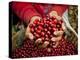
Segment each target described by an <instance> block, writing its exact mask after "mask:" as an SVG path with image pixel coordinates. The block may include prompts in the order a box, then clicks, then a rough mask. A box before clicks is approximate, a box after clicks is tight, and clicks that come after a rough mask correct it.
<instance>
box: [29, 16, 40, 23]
mask: <svg viewBox="0 0 80 60" xmlns="http://www.w3.org/2000/svg"><path fill="white" fill-rule="evenodd" d="M36 19H38V20H39V21H40V20H41V17H40V16H33V17H32V18H31V21H30V23H29V24H32V23H33V22H34V21H35V20H36Z"/></svg>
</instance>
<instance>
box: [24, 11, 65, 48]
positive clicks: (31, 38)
mask: <svg viewBox="0 0 80 60" xmlns="http://www.w3.org/2000/svg"><path fill="white" fill-rule="evenodd" d="M49 16H50V17H53V16H55V17H56V19H57V20H61V19H62V18H61V17H60V16H58V14H57V12H56V11H51V12H50V13H49ZM36 19H39V20H41V17H39V16H33V17H32V18H31V21H30V23H29V24H28V26H27V28H26V33H25V35H26V37H27V38H29V39H30V40H33V39H34V36H33V34H32V33H31V32H30V28H29V25H30V24H32V23H33V22H34V20H36ZM62 28H63V31H55V32H54V35H56V36H57V37H54V36H53V37H52V38H51V41H53V42H56V44H55V45H54V46H53V47H54V48H55V47H57V46H58V44H59V41H60V40H61V38H62V35H63V33H64V30H65V26H64V24H62ZM41 41H42V40H41V39H37V40H36V41H35V43H40V42H41ZM48 44H49V42H47V41H45V42H44V44H43V45H42V47H47V46H48Z"/></svg>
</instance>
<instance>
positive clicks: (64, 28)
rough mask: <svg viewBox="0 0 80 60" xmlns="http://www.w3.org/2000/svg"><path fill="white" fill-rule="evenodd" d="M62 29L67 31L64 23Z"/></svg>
mask: <svg viewBox="0 0 80 60" xmlns="http://www.w3.org/2000/svg"><path fill="white" fill-rule="evenodd" d="M62 29H63V30H64V31H65V30H66V27H65V25H64V23H63V24H62Z"/></svg>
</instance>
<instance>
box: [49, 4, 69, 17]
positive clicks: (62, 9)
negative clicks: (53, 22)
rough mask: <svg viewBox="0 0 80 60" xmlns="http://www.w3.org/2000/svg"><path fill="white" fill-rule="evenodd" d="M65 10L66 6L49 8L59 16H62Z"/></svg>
mask: <svg viewBox="0 0 80 60" xmlns="http://www.w3.org/2000/svg"><path fill="white" fill-rule="evenodd" d="M66 9H68V6H67V5H54V6H52V7H51V11H56V12H57V13H58V15H59V16H62V15H63V13H64V12H65V11H66ZM51 11H50V12H51Z"/></svg>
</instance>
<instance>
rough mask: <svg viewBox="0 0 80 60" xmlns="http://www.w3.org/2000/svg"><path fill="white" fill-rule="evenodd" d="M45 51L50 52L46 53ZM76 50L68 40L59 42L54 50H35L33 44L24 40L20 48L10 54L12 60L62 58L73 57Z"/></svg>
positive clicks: (48, 48) (49, 48)
mask: <svg viewBox="0 0 80 60" xmlns="http://www.w3.org/2000/svg"><path fill="white" fill-rule="evenodd" d="M47 50H49V51H50V50H51V51H50V52H48V51H47ZM75 54H77V50H76V48H75V46H74V44H72V43H71V42H69V41H68V40H65V39H62V40H60V44H59V45H58V46H57V47H56V48H51V47H46V48H40V49H39V48H37V47H36V46H35V45H34V42H33V41H31V40H29V39H27V40H24V43H23V45H22V47H20V48H16V49H15V50H14V51H13V52H12V58H26V57H27V58H30V57H45V56H62V55H75Z"/></svg>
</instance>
